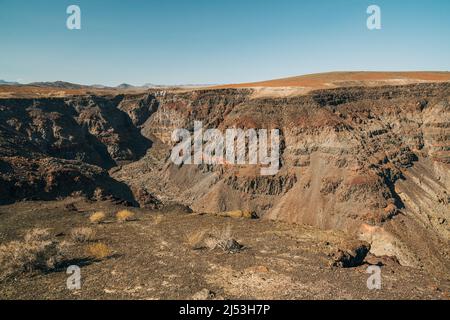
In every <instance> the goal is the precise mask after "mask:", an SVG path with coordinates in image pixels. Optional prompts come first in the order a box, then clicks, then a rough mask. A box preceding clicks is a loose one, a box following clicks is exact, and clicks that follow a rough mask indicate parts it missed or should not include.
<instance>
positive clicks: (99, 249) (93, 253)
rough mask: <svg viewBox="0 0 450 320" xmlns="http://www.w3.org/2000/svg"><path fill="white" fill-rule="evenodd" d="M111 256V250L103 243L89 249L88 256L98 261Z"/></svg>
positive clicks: (90, 246)
mask: <svg viewBox="0 0 450 320" xmlns="http://www.w3.org/2000/svg"><path fill="white" fill-rule="evenodd" d="M110 254H111V249H110V248H109V247H108V246H107V245H106V244H104V243H101V242H98V243H94V244H91V245H89V246H88V247H87V255H88V256H89V257H91V258H93V259H96V260H101V259H104V258H107V257H109V256H110Z"/></svg>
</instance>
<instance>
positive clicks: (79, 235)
mask: <svg viewBox="0 0 450 320" xmlns="http://www.w3.org/2000/svg"><path fill="white" fill-rule="evenodd" d="M70 237H71V239H72V241H74V242H89V241H93V240H95V231H94V230H93V229H92V228H88V227H80V228H74V229H72V231H71V232H70Z"/></svg>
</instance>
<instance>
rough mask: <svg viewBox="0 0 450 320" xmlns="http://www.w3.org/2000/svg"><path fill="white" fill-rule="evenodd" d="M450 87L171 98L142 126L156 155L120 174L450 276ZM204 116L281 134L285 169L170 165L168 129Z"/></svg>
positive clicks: (181, 198) (205, 204)
mask: <svg viewBox="0 0 450 320" xmlns="http://www.w3.org/2000/svg"><path fill="white" fill-rule="evenodd" d="M449 88H450V87H449V84H423V85H409V86H400V87H392V86H390V87H380V88H345V89H336V90H324V91H316V92H312V93H311V94H309V95H306V96H300V97H293V98H279V99H276V98H260V99H252V98H250V97H249V96H248V95H247V94H248V92H247V91H233V90H217V91H215V92H211V91H197V92H195V93H184V94H182V95H176V94H173V95H172V94H168V95H167V96H165V97H163V98H159V99H158V106H159V107H158V110H157V111H155V112H153V113H152V115H151V117H150V118H149V119H148V120H147V121H146V122H145V123H144V124H143V125H142V132H143V134H144V135H145V136H147V137H154V139H155V141H158V151H155V150H151V151H150V152H149V153H148V154H147V155H146V156H145V157H144V158H143V159H141V160H140V161H138V162H136V163H133V164H131V165H128V166H125V167H123V168H122V170H120V171H118V172H117V173H116V174H115V177H116V178H118V179H119V180H123V181H127V183H131V184H143V185H145V186H146V187H148V188H149V190H151V191H152V192H155V194H157V195H158V197H159V198H161V199H171V200H176V201H178V202H180V203H183V204H185V205H188V206H190V207H191V208H192V209H194V211H200V212H210V213H218V212H224V211H230V210H249V211H253V212H256V213H258V215H260V216H262V217H264V218H265V219H273V220H283V221H287V222H290V223H300V224H309V225H313V226H318V227H320V228H324V229H340V230H344V231H346V232H348V233H349V234H354V236H355V237H359V238H360V239H362V240H366V241H368V242H369V243H370V244H371V246H372V249H371V251H372V252H375V253H377V254H378V255H381V256H383V255H389V256H396V257H397V258H398V260H399V261H400V263H402V264H403V265H408V266H415V267H431V268H435V269H439V270H441V271H444V270H446V268H448V267H449V252H448V249H447V248H448V240H449V234H448V230H449V225H448V221H449V215H450V207H449V205H448V190H449V174H448V172H449V170H448V169H449V164H448V161H447V158H448V156H449V154H450V151H449V145H450V141H449V123H450V122H449V115H450V112H449V111H450V110H449V106H450V104H449V103H450V91H449ZM194 120H199V121H202V122H203V123H204V126H205V128H211V127H212V128H219V129H222V130H224V129H226V128H230V127H237V128H242V129H248V128H267V129H270V128H279V129H280V131H281V133H282V150H281V164H282V167H281V170H280V171H279V172H278V174H276V175H275V176H266V177H263V176H261V175H260V174H259V173H260V171H259V168H256V167H252V166H226V165H225V166H208V165H198V166H195V165H183V166H180V167H178V166H175V165H174V164H172V163H171V162H170V161H168V154H169V153H170V148H171V146H172V144H173V143H172V142H171V140H170V134H171V132H172V130H173V129H174V128H187V129H192V127H193V121H194ZM149 164H152V167H153V168H160V169H157V170H155V169H148V168H149ZM155 177H156V178H155ZM367 226H368V227H367ZM430 253H431V256H432V257H431V258H429V255H430Z"/></svg>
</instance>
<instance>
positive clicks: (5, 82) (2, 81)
mask: <svg viewBox="0 0 450 320" xmlns="http://www.w3.org/2000/svg"><path fill="white" fill-rule="evenodd" d="M18 84H20V83H18V82H10V81H5V80H0V85H18Z"/></svg>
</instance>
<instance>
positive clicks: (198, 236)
mask: <svg viewBox="0 0 450 320" xmlns="http://www.w3.org/2000/svg"><path fill="white" fill-rule="evenodd" d="M186 242H187V244H188V245H189V246H190V247H191V248H192V249H194V250H200V249H209V250H215V249H222V250H223V251H226V252H238V251H240V250H241V249H242V248H243V246H242V245H241V244H239V242H237V241H236V240H235V239H233V237H232V235H231V227H230V226H229V225H228V226H227V227H226V228H224V229H222V230H218V229H216V228H213V229H212V230H207V229H204V230H197V231H195V232H193V233H191V234H189V235H188V236H187V237H186Z"/></svg>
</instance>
